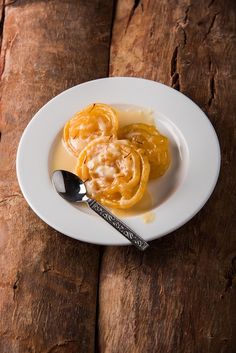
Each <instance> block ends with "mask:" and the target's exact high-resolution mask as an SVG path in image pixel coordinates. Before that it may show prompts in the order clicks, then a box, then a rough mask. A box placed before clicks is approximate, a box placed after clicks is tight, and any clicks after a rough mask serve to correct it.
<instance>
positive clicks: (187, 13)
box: [177, 5, 191, 47]
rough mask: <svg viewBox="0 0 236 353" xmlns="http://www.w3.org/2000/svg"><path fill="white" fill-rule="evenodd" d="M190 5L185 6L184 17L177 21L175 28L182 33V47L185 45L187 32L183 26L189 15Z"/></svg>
mask: <svg viewBox="0 0 236 353" xmlns="http://www.w3.org/2000/svg"><path fill="white" fill-rule="evenodd" d="M190 7H191V5H189V6H187V8H186V9H185V12H184V17H183V18H182V19H181V20H179V21H178V22H177V29H178V28H179V29H180V30H181V31H182V33H183V43H182V46H183V47H185V45H186V44H187V33H186V31H185V27H186V26H187V24H188V15H189V10H190Z"/></svg>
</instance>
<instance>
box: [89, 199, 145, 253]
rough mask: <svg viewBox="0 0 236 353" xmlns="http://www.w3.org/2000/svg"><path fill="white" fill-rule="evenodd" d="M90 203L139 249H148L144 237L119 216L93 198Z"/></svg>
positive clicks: (91, 206)
mask: <svg viewBox="0 0 236 353" xmlns="http://www.w3.org/2000/svg"><path fill="white" fill-rule="evenodd" d="M88 205H89V206H90V208H91V209H92V210H93V211H95V212H96V213H97V214H98V215H99V216H101V217H102V218H103V219H104V220H105V221H107V222H108V223H109V224H110V225H111V226H113V227H114V228H115V229H116V230H118V231H119V232H120V233H121V234H122V235H124V236H125V237H126V238H127V239H128V240H129V241H130V242H131V243H132V244H133V245H135V246H136V247H137V248H138V249H139V250H142V251H143V250H145V249H147V247H148V246H149V245H148V243H147V242H146V241H145V240H144V239H142V238H141V237H140V236H139V235H138V234H136V233H135V232H134V231H132V229H130V228H129V227H128V226H127V225H125V224H124V223H123V222H121V221H120V220H119V219H118V218H116V217H115V216H114V215H113V214H112V213H110V212H109V211H108V210H107V209H106V208H105V207H103V206H102V205H100V204H99V203H98V202H96V201H94V200H91V199H89V200H88Z"/></svg>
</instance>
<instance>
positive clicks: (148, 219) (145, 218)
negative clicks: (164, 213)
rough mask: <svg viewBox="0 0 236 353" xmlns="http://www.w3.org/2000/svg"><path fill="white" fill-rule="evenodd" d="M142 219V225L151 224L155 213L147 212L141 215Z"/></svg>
mask: <svg viewBox="0 0 236 353" xmlns="http://www.w3.org/2000/svg"><path fill="white" fill-rule="evenodd" d="M142 219H143V221H144V223H151V222H153V221H154V219H155V213H154V212H147V213H144V215H142Z"/></svg>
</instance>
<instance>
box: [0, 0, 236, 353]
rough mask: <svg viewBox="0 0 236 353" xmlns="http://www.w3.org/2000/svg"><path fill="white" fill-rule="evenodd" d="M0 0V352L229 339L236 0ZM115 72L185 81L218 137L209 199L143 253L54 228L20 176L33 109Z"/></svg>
mask: <svg viewBox="0 0 236 353" xmlns="http://www.w3.org/2000/svg"><path fill="white" fill-rule="evenodd" d="M0 6H1V13H0V16H1V26H0V35H1V60H0V73H1V113H0V114H1V115H0V116H1V126H0V130H1V142H0V151H1V158H0V171H1V178H0V190H1V201H0V208H1V213H0V352H1V353H27V352H29V353H64V352H68V353H75V352H76V353H78V352H81V353H87V352H88V353H90V352H100V353H103V352H105V353H156V352H158V353H159V352H160V353H163V352H164V353H169V352H173V353H178V352H181V353H182V352H184V353H192V352H194V353H195V352H196V353H206V352H212V353H218V352H221V353H230V352H235V351H236V327H235V313H236V295H235V294H236V290H235V289H236V286H235V284H236V281H235V275H236V240H235V235H236V231H235V230H236V227H235V219H236V217H235V145H234V144H233V142H234V140H233V138H234V131H235V130H234V128H235V111H236V105H235V95H236V82H235V75H236V71H235V68H236V65H235V57H236V45H235V41H236V39H235V38H236V36H235V33H236V32H235V27H236V26H235V23H236V20H235V17H236V11H235V10H236V6H235V2H234V1H233V0H232V1H231V0H208V1H207V0H198V1H196V0H179V1H177V0H176V1H175V0H143V1H139V0H135V1H134V0H132V1H131V0H118V1H114V2H112V1H111V0H101V1H99V0H86V1H83V0H48V1H47V0H44V1H43V0H41V1H39V0H38V1H36V0H18V1H17V0H16V1H14V0H5V1H4V0H0ZM108 75H110V76H121V75H123V76H138V77H145V78H148V79H152V80H156V81H159V82H163V83H165V84H167V85H170V86H172V87H174V88H175V89H177V90H179V91H181V92H183V93H184V94H186V95H187V96H189V97H190V98H191V99H193V100H194V101H195V102H196V103H197V104H198V105H199V106H200V107H201V108H202V109H203V110H204V111H205V112H206V113H207V115H208V117H209V119H210V120H211V122H212V123H213V125H214V127H215V129H216V131H217V134H218V136H219V140H220V145H221V151H222V166H221V174H220V178H219V182H218V184H217V187H216V190H215V191H214V193H213V196H212V197H211V199H210V200H209V201H208V202H207V204H206V206H205V207H204V208H203V209H202V210H201V211H200V212H199V213H198V215H197V216H195V217H194V219H193V220H191V221H190V222H189V223H187V224H186V225H185V226H183V227H182V228H181V229H179V230H177V231H176V232H174V233H172V234H171V235H169V236H166V237H164V238H162V239H160V240H157V241H154V242H152V244H151V248H150V249H149V250H148V251H146V252H145V253H142V254H141V253H139V252H138V251H136V249H134V248H131V247H123V248H122V247H120V248H115V247H114V248H113V247H98V246H92V245H88V244H84V243H80V242H79V241H75V240H73V239H70V238H68V237H65V236H63V235H61V234H59V233H58V232H56V231H54V230H53V229H51V228H50V227H49V226H47V225H46V224H45V223H43V222H42V221H41V220H40V219H39V218H38V217H37V216H36V215H35V214H34V213H33V212H32V211H31V209H30V208H29V206H28V205H27V203H26V202H25V200H24V199H23V197H22V194H21V193H20V190H19V186H18V183H17V180H16V174H15V156H16V150H17V146H18V142H19V139H20V136H21V134H22V131H23V130H24V128H25V126H26V125H27V123H28V122H29V120H30V119H31V118H32V116H33V115H34V113H35V112H36V111H37V110H38V109H39V108H40V107H41V106H42V105H43V104H45V103H46V102H47V101H48V100H49V99H50V98H52V97H53V96H55V95H56V94H58V93H60V92H61V91H63V90H65V89H66V88H68V87H71V86H73V85H76V84H78V83H80V82H84V81H88V80H91V79H95V78H99V77H104V76H108ZM170 104H171V102H170ZM196 133H198V132H197V131H196ZM199 141H201V136H199Z"/></svg>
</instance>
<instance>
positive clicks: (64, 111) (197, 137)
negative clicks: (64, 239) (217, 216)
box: [16, 77, 220, 245]
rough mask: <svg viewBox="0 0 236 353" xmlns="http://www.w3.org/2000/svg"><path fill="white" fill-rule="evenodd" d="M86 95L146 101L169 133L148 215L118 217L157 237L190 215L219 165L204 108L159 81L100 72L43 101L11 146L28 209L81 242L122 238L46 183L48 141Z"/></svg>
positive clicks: (87, 100) (142, 103)
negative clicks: (165, 167) (167, 154)
mask: <svg viewBox="0 0 236 353" xmlns="http://www.w3.org/2000/svg"><path fill="white" fill-rule="evenodd" d="M93 102H102V103H107V104H111V105H116V106H117V105H118V106H121V105H124V106H136V107H137V106H138V107H141V108H143V109H151V110H152V112H153V116H154V120H155V123H156V125H157V126H158V129H160V131H161V132H162V133H163V134H165V135H167V136H168V137H169V139H170V145H171V154H172V164H171V167H170V169H169V171H168V172H167V173H166V175H164V176H163V177H162V178H160V179H159V180H158V181H157V182H154V183H151V184H150V189H151V192H152V195H155V200H154V201H155V202H154V205H155V207H154V209H153V210H152V216H154V217H153V218H154V220H153V221H152V222H150V223H144V221H143V218H142V216H140V215H135V216H130V217H127V218H125V219H124V221H125V222H126V223H127V224H128V225H129V226H130V227H131V228H132V229H133V230H134V231H136V232H137V233H138V234H140V235H141V236H142V237H143V238H144V239H146V240H153V239H156V238H159V237H161V236H163V235H165V234H167V233H170V232H172V231H173V230H175V229H177V228H179V227H180V226H181V225H183V224H184V223H186V222H187V221H188V220H189V219H191V218H192V217H193V216H194V215H195V214H196V213H197V212H198V211H199V210H200V209H201V208H202V207H203V205H204V204H205V202H206V201H207V200H208V198H209V197H210V195H211V193H212V191H213V189H214V187H215V184H216V181H217V178H218V175H219V168H220V148H219V142H218V139H217V136H216V133H215V131H214V129H213V127H212V125H211V123H210V121H209V120H208V118H207V117H206V115H205V114H204V113H203V112H202V110H200V109H199V107H198V106H197V105H196V104H195V103H193V102H192V101H191V100H190V99H189V98H187V97H186V96H184V95H183V94H181V93H180V92H178V91H176V90H174V89H172V88H170V87H167V86H165V85H163V84H160V83H157V82H153V81H149V80H144V79H139V78H128V77H114V78H104V79H99V80H95V81H90V82H86V83H83V84H80V85H78V86H75V87H72V88H70V89H68V90H66V91H65V92H63V93H61V94H59V95H58V96H57V97H55V98H54V99H52V100H51V101H49V102H48V103H47V104H46V105H45V106H44V107H43V108H42V109H40V111H39V112H38V113H37V114H36V115H35V116H34V117H33V119H32V120H31V121H30V123H29V124H28V126H27V128H26V129H25V131H24V133H23V135H22V138H21V141H20V144H19V147H18V152H17V162H16V164H17V177H18V181H19V184H20V187H21V190H22V193H23V195H24V197H25V199H26V201H27V202H28V203H29V205H30V206H31V208H32V209H33V210H34V212H35V213H36V214H37V215H38V216H39V217H40V218H41V219H42V220H44V221H45V222H46V223H48V224H49V225H50V226H52V227H53V228H55V229H56V230H58V231H60V232H62V233H64V234H66V235H68V236H70V237H73V238H75V239H79V240H82V241H85V242H89V243H95V244H102V245H127V244H129V242H128V240H126V239H125V238H124V237H123V236H122V235H121V234H119V233H118V232H117V231H116V230H115V229H113V228H112V227H111V226H110V225H109V224H107V223H106V222H105V221H104V220H102V219H100V218H99V217H98V216H97V215H95V214H90V213H88V212H87V211H86V212H85V211H84V210H82V209H81V210H80V209H78V208H76V207H74V206H73V205H72V204H70V203H68V202H66V201H65V200H64V199H62V198H61V197H60V196H59V195H58V194H57V193H56V191H55V190H54V188H53V186H52V183H51V175H50V174H51V170H50V160H51V151H52V146H53V144H54V142H55V140H56V139H57V136H58V134H59V132H60V131H61V129H62V128H63V125H64V124H65V122H66V121H67V120H69V119H70V118H71V117H72V116H73V115H74V113H75V112H77V111H79V110H81V109H82V108H84V107H85V106H86V105H88V104H90V103H93Z"/></svg>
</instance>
